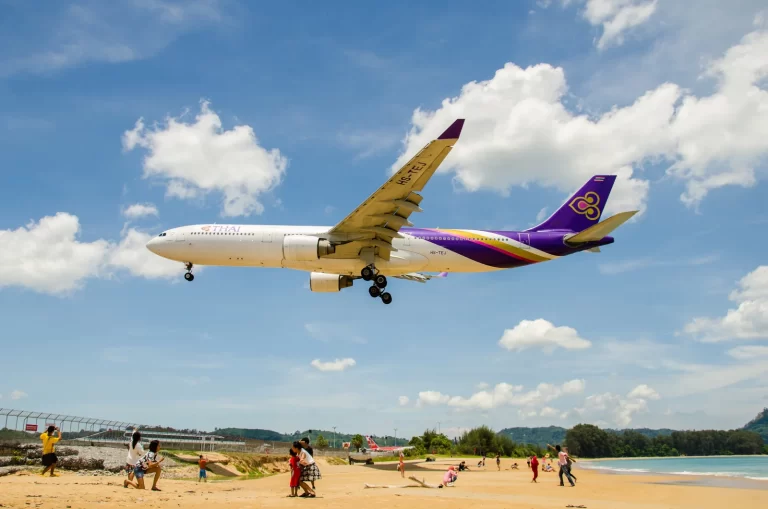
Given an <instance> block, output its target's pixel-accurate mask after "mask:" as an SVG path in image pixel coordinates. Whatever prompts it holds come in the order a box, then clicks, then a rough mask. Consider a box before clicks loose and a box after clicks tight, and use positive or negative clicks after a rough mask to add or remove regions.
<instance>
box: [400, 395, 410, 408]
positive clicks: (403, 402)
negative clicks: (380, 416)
mask: <svg viewBox="0 0 768 509" xmlns="http://www.w3.org/2000/svg"><path fill="white" fill-rule="evenodd" d="M410 401H411V400H410V399H409V398H408V396H400V397H399V398H397V402H398V403H399V404H400V406H406V405H407V404H408V403H409V402H410Z"/></svg>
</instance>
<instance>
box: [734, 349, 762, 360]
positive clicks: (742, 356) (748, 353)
mask: <svg viewBox="0 0 768 509" xmlns="http://www.w3.org/2000/svg"><path fill="white" fill-rule="evenodd" d="M728 355H730V356H731V357H733V358H734V359H739V360H750V359H754V358H756V357H768V346H757V345H751V346H737V347H736V348H731V349H730V350H728Z"/></svg>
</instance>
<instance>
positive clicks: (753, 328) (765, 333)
mask: <svg viewBox="0 0 768 509" xmlns="http://www.w3.org/2000/svg"><path fill="white" fill-rule="evenodd" d="M738 285H739V288H738V289H736V290H734V291H733V292H731V295H730V297H729V298H730V300H731V301H733V302H736V303H737V304H738V306H737V307H736V308H732V309H729V310H728V312H727V313H726V314H725V316H723V317H720V318H709V317H698V318H694V319H693V320H691V322H689V323H688V324H687V325H686V326H685V328H684V329H683V331H684V332H685V333H686V334H690V335H692V336H694V337H696V338H697V339H699V340H701V341H704V342H717V341H725V340H729V339H756V338H765V337H768V265H761V266H759V267H758V268H756V269H755V270H754V271H752V272H750V273H749V274H747V275H746V276H744V277H743V278H742V279H741V280H740V281H739V283H738Z"/></svg>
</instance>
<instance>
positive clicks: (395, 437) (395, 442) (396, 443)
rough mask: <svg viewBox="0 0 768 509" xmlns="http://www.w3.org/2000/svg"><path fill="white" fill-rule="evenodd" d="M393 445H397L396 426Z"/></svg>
mask: <svg viewBox="0 0 768 509" xmlns="http://www.w3.org/2000/svg"><path fill="white" fill-rule="evenodd" d="M395 445H397V428H395Z"/></svg>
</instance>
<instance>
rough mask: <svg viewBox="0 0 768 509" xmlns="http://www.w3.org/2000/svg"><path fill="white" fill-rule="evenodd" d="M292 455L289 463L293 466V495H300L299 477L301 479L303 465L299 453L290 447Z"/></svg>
mask: <svg viewBox="0 0 768 509" xmlns="http://www.w3.org/2000/svg"><path fill="white" fill-rule="evenodd" d="M288 452H289V453H291V457H290V459H289V460H288V464H289V465H290V466H291V496H292V497H297V496H299V483H300V481H299V479H301V467H300V466H299V455H298V454H296V451H294V450H293V449H288Z"/></svg>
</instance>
